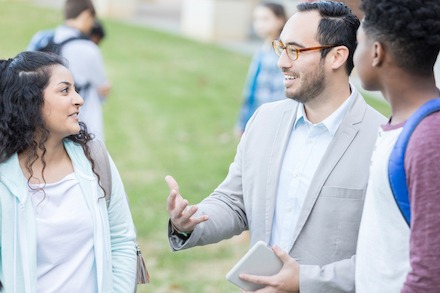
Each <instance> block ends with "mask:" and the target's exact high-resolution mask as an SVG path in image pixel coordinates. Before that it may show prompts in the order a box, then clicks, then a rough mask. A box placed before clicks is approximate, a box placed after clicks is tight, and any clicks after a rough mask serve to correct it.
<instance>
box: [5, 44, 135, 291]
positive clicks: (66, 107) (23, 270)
mask: <svg viewBox="0 0 440 293" xmlns="http://www.w3.org/2000/svg"><path fill="white" fill-rule="evenodd" d="M83 102H84V101H83V99H82V97H81V96H80V95H79V94H77V93H76V91H75V84H74V81H73V78H72V75H71V73H70V71H69V70H68V69H67V68H66V65H65V62H64V60H63V59H62V58H61V57H59V56H57V55H49V54H47V53H43V52H23V53H20V54H18V55H17V56H16V57H15V58H11V59H8V60H0V223H1V226H0V238H1V243H0V253H1V255H0V282H1V284H2V286H3V292H26V293H31V292H38V293H43V292H66V293H68V292H71V293H74V292H89V293H92V292H93V293H95V292H124V293H125V292H133V290H134V288H135V278H136V250H135V244H134V240H135V237H136V234H135V230H134V225H133V221H132V218H131V214H130V210H129V207H128V204H127V201H126V197H125V192H124V188H123V185H122V181H121V179H120V177H119V174H118V172H117V169H116V167H115V165H114V163H113V161H112V160H111V159H110V157H109V162H110V168H111V174H112V189H111V190H112V191H111V197H112V201H111V205H110V206H109V207H108V208H107V206H106V203H105V195H106V191H105V190H104V188H103V187H102V184H101V182H102V181H101V179H102V178H101V177H100V176H99V175H98V173H97V171H96V168H97V164H96V163H97V162H96V161H94V160H93V159H92V155H91V146H90V144H91V143H94V141H92V136H91V135H90V134H89V133H88V131H87V128H86V125H85V124H84V123H82V122H79V121H78V114H79V111H80V110H79V109H80V107H81V106H82V105H83Z"/></svg>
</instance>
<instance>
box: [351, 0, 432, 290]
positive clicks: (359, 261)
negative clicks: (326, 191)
mask: <svg viewBox="0 0 440 293" xmlns="http://www.w3.org/2000/svg"><path fill="white" fill-rule="evenodd" d="M360 8H361V9H362V10H363V11H364V13H365V17H364V19H363V21H362V24H361V26H360V28H359V30H358V33H357V38H358V47H357V49H356V52H355V56H354V61H355V65H356V68H357V71H358V73H359V76H360V78H361V80H362V85H363V87H364V88H365V89H367V90H380V91H381V92H382V94H383V96H384V97H385V99H386V100H387V101H388V102H389V103H390V105H391V110H392V116H391V118H390V119H389V122H388V124H386V125H382V126H381V128H380V129H379V133H378V138H377V142H376V146H375V152H374V153H373V157H372V163H371V168H370V180H369V185H368V189H367V194H366V199H365V205H364V210H363V214H362V221H361V226H360V230H359V239H358V245H357V256H356V292H360V293H363V292H368V293H370V292H375V293H376V292H377V293H381V292H384V293H389V292H402V293H410V292H411V293H412V292H418V293H419V292H432V293H434V292H440V262H439V261H440V200H439V190H440V180H439V174H440V152H439V151H438V150H439V149H438V148H439V145H440V132H439V128H440V112H434V113H432V114H430V115H428V116H426V117H425V118H423V119H422V120H421V121H420V122H419V124H418V125H417V127H416V128H415V129H414V131H413V132H412V134H411V136H410V137H409V140H408V144H407V147H406V152H405V153H404V156H403V158H404V163H399V164H398V165H400V167H401V168H402V169H403V170H404V175H405V176H404V179H405V180H403V181H402V184H403V186H406V187H407V189H408V195H409V196H406V199H409V206H410V209H408V211H410V213H407V212H405V210H404V208H403V206H402V205H400V204H398V202H399V201H398V199H397V198H396V199H395V198H394V197H395V194H396V190H395V189H394V185H393V189H391V188H390V186H391V182H390V179H389V178H390V176H391V173H390V174H389V173H388V172H393V171H392V170H393V168H392V166H394V165H395V164H394V165H393V164H390V158H394V156H393V155H392V154H395V151H393V149H395V145H396V142H397V141H398V139H399V141H400V137H404V136H403V135H404V134H405V133H406V131H405V130H407V129H408V125H410V124H411V122H410V121H412V120H413V118H414V117H416V116H415V115H418V113H420V111H419V110H420V108H421V107H422V106H423V108H426V106H427V105H432V103H433V102H434V103H435V102H439V100H437V99H438V98H439V89H438V88H437V87H436V84H435V79H434V73H433V66H434V63H435V61H436V59H437V56H438V54H439V51H440V1H438V0H423V1H421V0H417V1H415V0H362V1H361V4H360ZM416 111H417V113H416ZM415 113H416V114H415ZM393 177H394V175H393ZM393 182H394V181H393ZM393 184H394V183H393ZM408 214H410V217H409V216H408ZM404 216H405V217H404Z"/></svg>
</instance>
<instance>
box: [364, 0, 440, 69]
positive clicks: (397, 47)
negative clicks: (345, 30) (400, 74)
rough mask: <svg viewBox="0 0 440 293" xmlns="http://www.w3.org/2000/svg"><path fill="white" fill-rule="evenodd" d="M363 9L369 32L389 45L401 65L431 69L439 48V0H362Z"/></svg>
mask: <svg viewBox="0 0 440 293" xmlns="http://www.w3.org/2000/svg"><path fill="white" fill-rule="evenodd" d="M360 9H361V10H362V11H363V12H364V13H365V17H364V20H363V24H362V27H363V29H364V31H365V33H366V35H367V36H369V37H370V38H373V39H374V40H376V41H378V42H380V43H382V44H384V46H385V47H386V48H389V49H390V52H391V54H392V56H393V58H394V61H395V62H396V64H397V65H398V66H399V67H401V68H403V69H406V70H410V71H414V72H417V73H421V74H429V73H430V72H432V68H433V66H434V63H435V60H436V59H437V55H438V53H439V50H440V1H439V0H423V1H421V0H362V1H361V4H360Z"/></svg>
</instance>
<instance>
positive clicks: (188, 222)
mask: <svg viewBox="0 0 440 293" xmlns="http://www.w3.org/2000/svg"><path fill="white" fill-rule="evenodd" d="M165 181H166V182H167V183H168V186H169V188H170V195H169V196H168V199H167V212H168V215H170V219H171V223H173V225H174V227H176V228H177V230H179V231H181V232H190V231H192V230H194V228H195V227H196V226H197V225H198V224H199V223H201V222H204V221H206V220H208V219H209V217H208V216H201V217H197V218H191V217H192V216H193V215H194V213H195V212H196V211H197V206H192V207H190V208H187V206H188V201H187V200H186V199H183V197H182V196H181V195H180V193H179V185H178V184H177V181H176V180H175V179H174V178H173V177H171V176H169V175H168V176H167V177H165Z"/></svg>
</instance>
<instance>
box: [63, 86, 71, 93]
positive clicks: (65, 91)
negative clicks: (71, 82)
mask: <svg viewBox="0 0 440 293" xmlns="http://www.w3.org/2000/svg"><path fill="white" fill-rule="evenodd" d="M61 92H62V93H68V92H69V88H67V87H65V88H63V89H62V90H61Z"/></svg>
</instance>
